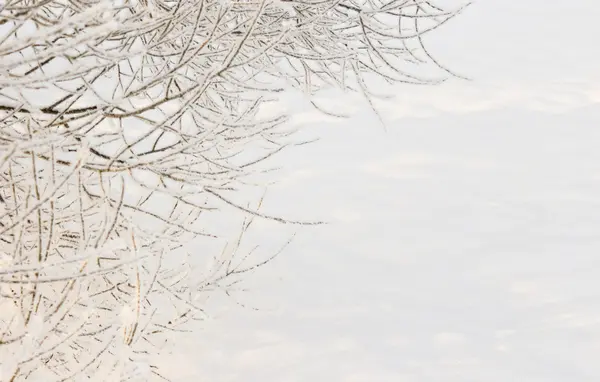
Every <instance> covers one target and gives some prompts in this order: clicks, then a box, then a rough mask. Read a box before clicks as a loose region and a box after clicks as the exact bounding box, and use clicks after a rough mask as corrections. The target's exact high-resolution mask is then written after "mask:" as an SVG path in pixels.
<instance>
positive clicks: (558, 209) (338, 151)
mask: <svg viewBox="0 0 600 382" xmlns="http://www.w3.org/2000/svg"><path fill="white" fill-rule="evenodd" d="M542 6H543V7H544V8H542ZM599 14H600V6H599V5H598V4H596V2H595V1H585V0H570V1H568V2H548V1H542V0H530V1H527V2H523V1H518V0H511V1H491V0H487V1H485V0H481V1H479V2H478V3H476V4H475V5H473V6H472V9H470V10H469V11H467V12H466V13H465V14H464V15H463V16H462V17H460V18H458V19H456V20H455V21H454V22H453V24H452V25H449V26H448V28H446V29H445V31H446V32H444V33H441V34H438V35H437V36H436V37H435V40H432V43H433V46H432V50H434V51H435V50H438V51H440V53H441V55H442V58H443V59H445V61H446V62H449V64H451V66H452V67H453V68H456V69H459V70H460V71H461V72H462V73H466V74H468V75H469V76H472V77H474V79H475V81H474V82H472V83H468V84H464V83H457V82H454V83H452V84H448V85H446V86H444V87H442V88H427V89H413V88H402V89H399V90H398V92H399V93H398V100H397V101H396V102H397V105H396V107H389V108H388V109H386V114H385V116H386V119H387V121H388V130H387V132H386V131H383V130H382V129H381V128H380V127H378V126H377V124H376V120H375V118H374V117H373V116H372V115H369V114H368V111H366V109H365V110H364V111H361V112H359V113H358V114H357V115H356V116H355V117H354V118H353V119H351V120H350V121H345V122H337V123H333V122H327V121H322V122H319V123H314V124H312V126H311V127H310V128H307V129H306V130H305V133H304V134H306V135H307V136H321V137H322V140H321V141H320V142H318V143H316V144H313V145H310V146H304V147H302V148H299V149H296V150H295V151H294V152H290V154H287V155H286V156H284V157H283V158H285V163H284V165H285V166H286V170H285V172H284V173H283V174H282V176H283V180H282V182H281V184H280V185H278V186H276V187H273V189H272V191H270V196H269V199H268V202H267V205H266V206H265V208H268V209H269V210H270V211H276V212H278V213H283V214H284V215H286V216H291V217H298V216H300V217H302V218H317V219H318V218H322V219H327V220H329V221H330V222H331V224H329V225H327V226H324V227H319V228H311V229H305V230H301V231H300V233H299V236H298V239H297V240H296V241H295V243H294V244H293V245H292V246H291V247H290V248H289V249H288V250H287V251H286V252H285V253H284V254H283V256H282V257H280V258H278V259H277V261H275V262H274V263H273V264H271V265H270V266H269V268H265V269H264V270H263V271H262V272H261V273H260V277H259V278H260V280H259V282H257V283H256V285H257V286H256V288H255V289H254V290H253V291H252V292H251V293H249V294H247V295H245V296H243V298H242V300H243V301H245V302H248V303H250V304H251V305H252V306H256V307H259V308H261V311H258V312H256V311H253V310H250V309H242V308H235V309H229V310H227V311H225V312H224V313H223V314H220V315H218V316H217V317H215V320H212V321H209V322H207V323H206V325H205V327H204V330H203V331H202V332H200V333H198V335H197V336H195V337H194V338H190V339H189V343H187V344H186V347H187V348H188V349H189V352H188V353H187V354H186V355H185V356H181V357H179V358H177V360H173V370H176V371H177V375H179V377H180V381H182V382H183V381H211V382H220V381H235V382H238V381H239V382H255V381H256V382H258V381H260V382H271V381H273V382H275V381H277V382H284V381H289V382H291V381H326V382H351V381H353V382H358V381H361V382H386V381H393V382H397V381H403V382H413V381H414V382H421V381H427V382H429V381H443V382H454V381H455V382H469V381H473V382H475V381H477V382H480V381H481V382H483V381H485V382H495V381H498V382H506V381H526V382H536V381H561V382H563V381H577V382H583V381H598V380H600V363H599V362H598V361H597V358H598V354H599V352H600V277H599V275H600V150H599V146H600V105H598V102H600V82H598V81H597V80H598V79H599V76H598V74H597V68H598V61H599V60H598V57H597V49H596V50H595V49H594V48H593V44H592V42H593V40H594V39H595V37H596V36H598V35H599V33H600V27H599V26H598V24H597V22H596V23H595V24H593V22H595V21H594V20H595V18H596V17H597V16H598V15H599ZM594 55H596V56H594ZM594 71H596V73H595V72H594ZM282 232H283V231H282ZM280 233H281V232H280V231H279V229H276V228H273V231H265V232H264V235H265V237H273V238H275V237H279V235H280ZM175 361H177V362H175Z"/></svg>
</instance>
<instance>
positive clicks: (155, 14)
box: [0, 0, 458, 381]
mask: <svg viewBox="0 0 600 382" xmlns="http://www.w3.org/2000/svg"><path fill="white" fill-rule="evenodd" d="M457 13H458V11H452V12H447V11H444V10H442V9H441V8H439V7H437V6H435V5H434V4H432V3H431V2H429V1H422V0H392V1H389V2H388V1H379V0H377V1H376V0H303V1H288V0H280V1H279V0H277V1H275V0H258V1H241V0H232V1H226V0H224V1H214V0H137V1H135V0H113V1H108V0H88V1H83V0H5V1H4V2H0V365H1V367H0V379H6V380H9V381H20V380H26V379H30V380H45V381H71V380H82V379H83V378H86V377H89V378H94V377H95V376H98V375H101V376H102V378H104V379H103V380H127V379H135V378H137V377H139V376H140V375H141V374H140V373H142V372H141V369H143V368H141V367H140V366H139V365H141V364H144V363H143V362H141V361H139V360H140V359H142V358H143V359H145V360H147V361H144V362H146V363H145V364H146V365H147V368H146V369H145V373H146V374H144V375H145V376H144V377H140V378H142V380H150V379H151V378H153V377H156V378H159V379H160V378H163V379H164V378H166V376H164V375H163V374H161V373H160V371H159V370H158V368H157V366H156V364H155V363H152V362H151V361H148V360H150V359H151V356H152V355H153V354H157V353H159V352H160V350H161V345H160V344H161V343H162V342H161V341H163V340H164V336H168V333H169V331H173V330H179V329H180V328H182V327H183V326H185V324H186V322H188V321H190V320H195V319H199V318H200V317H201V316H202V315H203V314H204V313H203V310H202V307H201V306H199V305H198V304H196V302H195V300H194V296H195V295H196V294H197V293H199V292H202V291H206V290H207V288H223V289H227V288H228V287H230V286H231V285H233V283H232V282H231V281H229V280H231V279H233V280H237V277H239V276H240V275H242V274H244V273H246V272H249V271H252V270H253V269H255V267H256V266H260V265H263V264H264V263H265V262H264V261H262V262H259V263H255V264H252V263H250V264H248V263H247V260H246V258H243V259H241V260H240V261H239V262H236V261H234V260H233V258H232V256H233V254H235V253H236V251H235V250H232V249H231V248H230V247H228V248H230V249H228V251H226V252H225V253H223V254H221V255H220V257H218V259H217V261H216V262H215V267H214V272H212V273H210V274H209V275H205V276H204V277H205V278H204V279H202V280H194V282H193V283H192V284H189V283H188V281H189V279H190V278H192V279H193V278H194V275H193V274H190V270H189V267H188V266H186V264H181V263H175V264H174V263H173V261H170V260H169V259H170V257H171V256H172V255H173V254H174V253H176V252H177V251H182V252H184V253H187V252H186V251H189V248H187V247H186V243H192V242H194V240H195V239H198V238H211V237H215V236H216V234H215V233H214V232H210V231H209V230H208V228H209V227H207V226H206V224H203V221H204V220H203V219H204V217H205V216H208V215H210V214H212V213H213V212H215V211H218V210H219V209H220V208H221V207H223V206H230V207H233V208H236V209H239V210H241V211H243V212H244V214H246V215H248V216H250V218H249V219H250V220H247V223H245V224H244V227H243V229H242V231H244V232H245V231H246V230H247V229H248V227H249V222H251V219H252V218H254V217H258V218H264V219H274V220H277V221H280V222H282V223H294V224H309V223H307V222H296V221H290V220H285V219H282V218H278V217H274V216H270V215H266V214H263V213H261V212H259V210H258V208H251V207H249V206H246V205H245V204H244V203H242V202H235V201H234V199H233V197H234V195H238V194H239V190H240V189H241V187H243V186H244V184H245V183H246V179H248V178H249V177H251V175H252V174H254V173H256V171H262V169H263V167H261V166H260V164H261V162H263V161H265V160H266V159H268V158H270V157H271V156H273V155H274V154H276V153H277V152H279V151H281V150H283V149H284V148H286V147H288V146H290V145H293V144H294V140H293V137H292V133H293V131H292V130H290V129H287V128H286V125H285V124H284V122H285V121H286V118H287V116H286V115H283V114H281V115H275V116H271V117H264V118H263V117H261V116H260V113H259V112H260V111H261V108H262V107H263V106H264V105H267V104H269V103H271V102H274V101H276V100H277V98H278V93H280V92H282V91H284V90H286V89H287V88H290V87H292V88H294V87H295V88H298V89H301V90H303V91H305V92H306V93H307V94H309V95H310V94H314V93H315V92H317V91H318V90H319V89H322V88H323V87H328V86H338V87H340V88H342V89H344V90H350V91H358V92H361V93H362V94H364V96H365V97H366V99H367V100H368V101H369V102H371V99H372V97H373V96H374V94H373V93H372V92H371V90H370V89H369V87H368V86H367V84H368V83H369V81H372V80H373V79H374V78H377V79H380V80H381V79H382V80H385V81H387V82H391V83H393V82H405V83H416V84H434V83H438V82H440V81H442V80H443V78H432V79H428V78H424V77H422V76H419V75H418V74H414V73H412V72H411V71H412V70H414V69H416V68H418V66H419V65H420V64H425V63H430V64H431V63H432V64H434V65H438V66H439V64H438V63H437V61H436V60H434V59H433V58H432V57H431V55H430V54H429V52H428V51H427V50H426V49H425V46H424V45H423V39H422V37H423V35H425V34H427V33H429V32H430V31H433V30H435V29H436V28H438V27H439V26H440V25H442V24H444V23H445V22H446V21H447V20H449V19H450V18H452V17H453V16H455V15H456V14H457ZM440 67H441V66H440ZM441 68H442V69H443V70H446V69H445V68H443V67H441ZM446 71H447V70H446ZM236 191H237V193H236ZM236 282H237V281H236ZM190 285H192V286H190ZM165 306H168V307H169V308H168V309H167V308H165ZM178 328H179V329H178ZM161 336H162V337H161Z"/></svg>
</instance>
